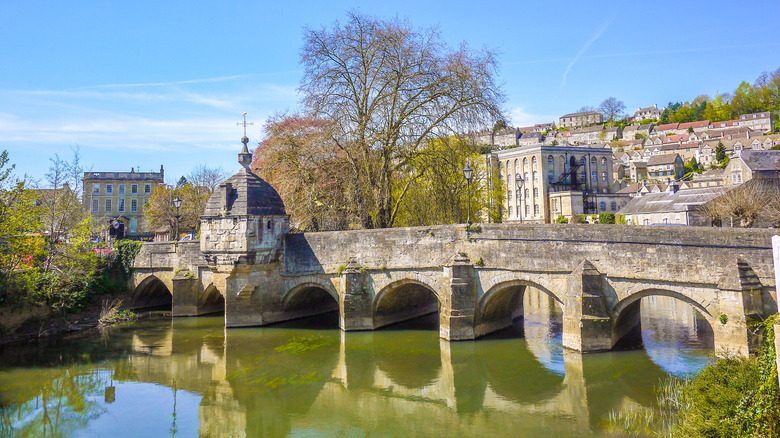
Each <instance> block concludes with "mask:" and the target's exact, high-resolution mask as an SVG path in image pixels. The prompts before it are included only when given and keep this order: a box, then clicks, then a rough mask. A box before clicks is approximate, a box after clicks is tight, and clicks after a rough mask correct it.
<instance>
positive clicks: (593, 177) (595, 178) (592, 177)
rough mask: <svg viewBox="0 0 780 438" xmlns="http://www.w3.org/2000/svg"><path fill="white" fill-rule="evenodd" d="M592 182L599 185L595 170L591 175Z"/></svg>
mask: <svg viewBox="0 0 780 438" xmlns="http://www.w3.org/2000/svg"><path fill="white" fill-rule="evenodd" d="M590 180H591V181H592V182H594V183H597V182H599V177H598V175H597V174H596V171H595V170H594V171H592V172H591V173H590Z"/></svg>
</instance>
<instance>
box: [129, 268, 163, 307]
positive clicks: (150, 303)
mask: <svg viewBox="0 0 780 438" xmlns="http://www.w3.org/2000/svg"><path fill="white" fill-rule="evenodd" d="M172 304H173V293H172V292H171V288H170V287H169V286H168V285H167V284H165V282H164V281H163V280H161V279H160V278H158V277H157V276H156V275H149V276H147V277H146V278H144V279H143V280H141V282H140V283H138V286H136V287H135V290H134V291H133V294H132V302H131V304H130V307H131V308H134V309H143V308H150V307H165V306H171V305H172Z"/></svg>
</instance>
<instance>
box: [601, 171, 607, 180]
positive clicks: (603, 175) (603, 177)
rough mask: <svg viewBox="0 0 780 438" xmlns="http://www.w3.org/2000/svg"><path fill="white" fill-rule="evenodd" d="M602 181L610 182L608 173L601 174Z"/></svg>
mask: <svg viewBox="0 0 780 438" xmlns="http://www.w3.org/2000/svg"><path fill="white" fill-rule="evenodd" d="M601 180H602V181H604V182H607V181H609V178H608V177H607V172H601Z"/></svg>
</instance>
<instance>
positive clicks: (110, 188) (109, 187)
mask: <svg viewBox="0 0 780 438" xmlns="http://www.w3.org/2000/svg"><path fill="white" fill-rule="evenodd" d="M113 192H114V185H113V184H106V194H107V195H110V194H111V193H113Z"/></svg>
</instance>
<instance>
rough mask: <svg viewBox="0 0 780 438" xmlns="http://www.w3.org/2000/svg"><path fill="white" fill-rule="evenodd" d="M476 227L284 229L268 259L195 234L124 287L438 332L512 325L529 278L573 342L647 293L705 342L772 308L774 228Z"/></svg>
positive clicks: (733, 335)
mask: <svg viewBox="0 0 780 438" xmlns="http://www.w3.org/2000/svg"><path fill="white" fill-rule="evenodd" d="M262 224H263V223H262V222H261V225H262ZM271 226H272V227H273V225H271ZM265 228H267V225H266V226H265ZM475 228H476V229H472V230H471V231H469V230H467V228H466V227H465V226H464V225H452V226H433V227H417V228H395V229H383V230H360V231H337V232H320V233H304V234H290V233H286V232H283V233H281V240H280V245H279V250H278V251H277V255H278V257H277V258H276V259H273V260H263V261H259V260H258V258H257V257H256V258H255V260H254V261H252V260H250V259H251V257H250V258H247V259H246V260H238V259H237V260H236V261H234V262H233V263H231V264H225V263H220V260H219V259H218V258H216V257H213V256H212V257H211V259H209V258H208V255H204V252H202V251H201V249H202V248H203V247H204V245H203V242H199V241H191V242H178V243H177V242H163V243H148V244H144V245H143V246H142V248H141V251H140V252H139V254H138V256H137V258H136V261H135V265H134V268H135V269H134V273H133V277H132V287H133V290H134V291H135V297H136V301H137V302H139V303H145V304H149V300H150V299H152V298H153V297H154V296H155V295H154V294H153V293H152V292H153V291H155V290H157V291H165V292H166V293H170V294H172V302H173V314H174V316H185V315H198V314H204V313H209V312H214V311H219V310H221V308H222V306H223V302H224V311H225V324H226V326H227V327H239V326H260V325H266V324H271V323H275V322H279V321H285V320H289V319H294V318H299V317H303V316H308V315H314V314H318V313H323V312H328V311H333V310H338V311H339V315H340V326H341V328H342V330H344V331H351V330H373V329H377V328H379V327H382V326H385V325H389V324H393V323H396V322H400V321H403V320H407V319H410V318H414V317H417V316H420V315H423V314H428V313H433V312H436V311H438V312H439V320H440V336H441V338H442V339H446V340H468V339H475V338H478V337H480V336H483V335H486V334H488V333H491V332H494V331H496V330H500V329H502V328H505V327H507V326H509V325H510V324H511V323H512V320H513V319H514V318H517V317H520V316H522V314H523V303H522V300H523V293H524V291H525V289H526V288H528V287H533V288H536V289H538V290H540V291H543V292H545V293H547V294H549V295H550V296H551V297H553V298H554V299H555V300H556V301H557V302H558V303H559V304H560V307H561V308H562V311H563V322H564V323H563V343H564V346H566V347H568V348H571V349H574V350H578V351H583V352H589V351H601V350H609V349H612V348H613V347H615V346H616V345H617V344H618V343H619V342H621V341H623V340H626V339H627V338H630V337H632V336H636V334H637V329H638V328H639V310H640V309H639V302H640V299H641V298H642V297H646V296H650V295H665V296H670V297H674V298H677V299H679V300H682V301H684V302H686V303H688V304H690V305H691V306H693V307H694V308H695V309H696V310H697V311H699V312H700V313H701V314H702V315H703V316H704V318H705V319H707V321H708V322H709V323H710V325H711V326H712V329H713V333H714V337H715V348H716V350H718V351H721V350H726V351H728V352H731V353H737V354H743V355H745V354H747V353H748V352H749V351H750V350H751V349H752V348H753V345H754V342H755V340H754V339H753V337H752V335H751V331H750V330H749V328H748V321H749V320H750V319H754V318H761V317H763V316H765V315H768V314H771V313H774V312H776V311H777V304H776V297H777V295H776V291H775V288H774V284H775V281H774V274H773V268H772V266H773V265H772V249H771V237H772V235H774V234H776V232H775V231H774V230H741V229H725V228H693V227H691V228H678V227H645V226H621V225H568V224H566V225H518V224H482V225H481V226H479V227H475ZM280 231H286V230H280ZM157 296H159V297H161V298H164V295H159V294H158V295H157ZM168 300H169V301H170V300H171V298H170V296H168Z"/></svg>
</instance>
